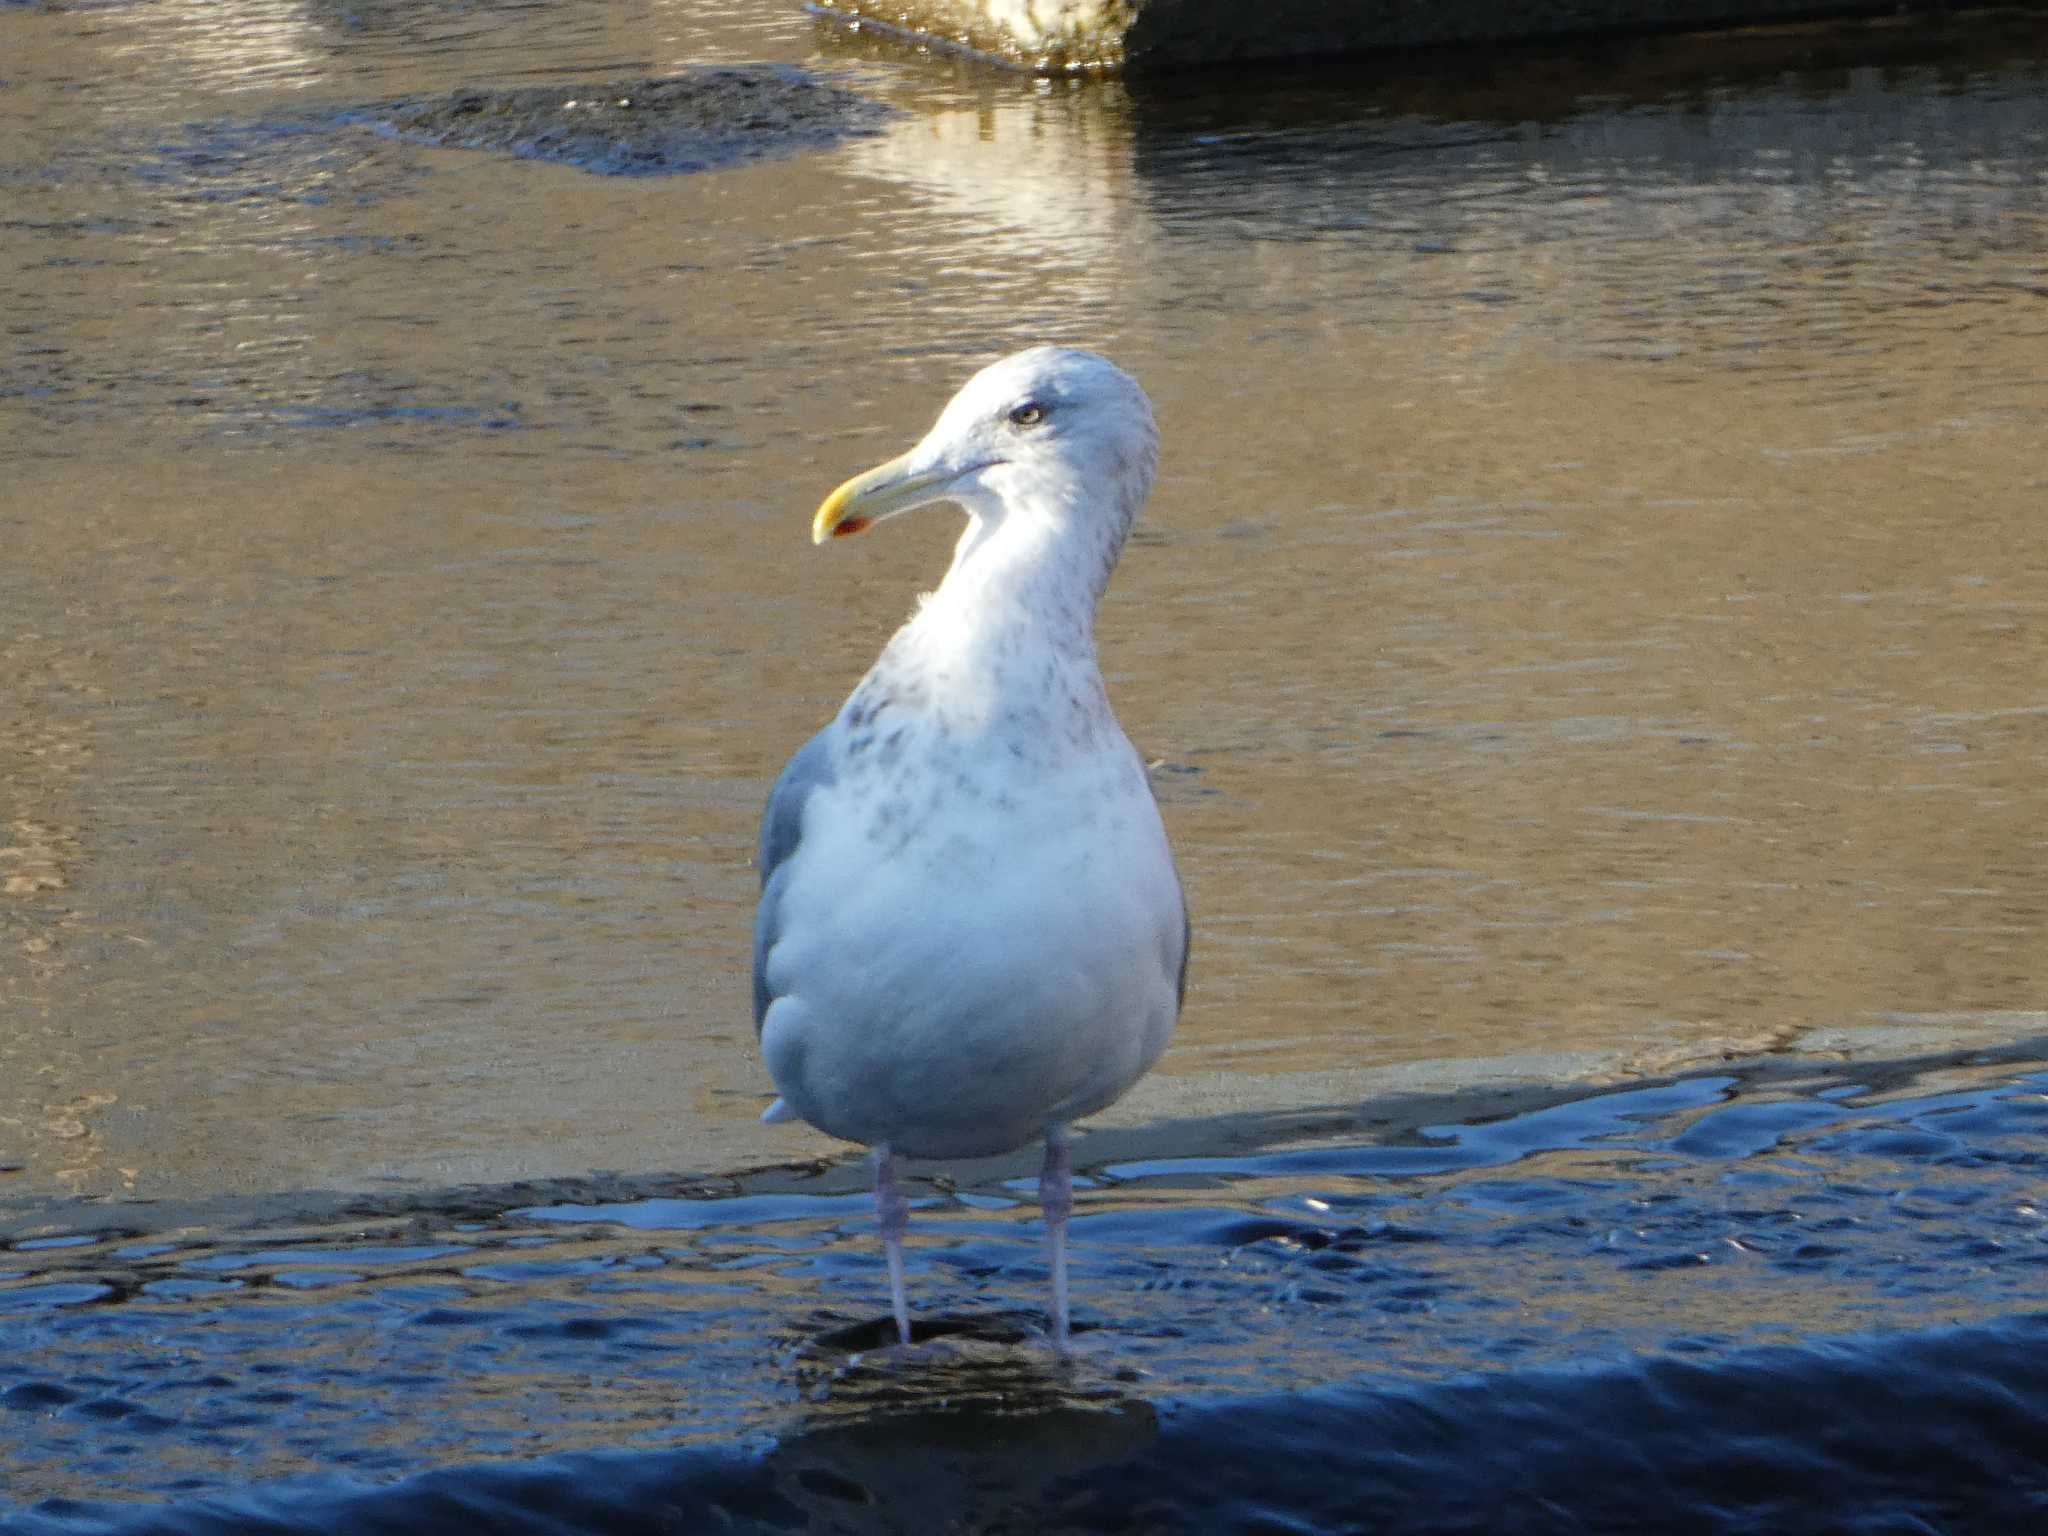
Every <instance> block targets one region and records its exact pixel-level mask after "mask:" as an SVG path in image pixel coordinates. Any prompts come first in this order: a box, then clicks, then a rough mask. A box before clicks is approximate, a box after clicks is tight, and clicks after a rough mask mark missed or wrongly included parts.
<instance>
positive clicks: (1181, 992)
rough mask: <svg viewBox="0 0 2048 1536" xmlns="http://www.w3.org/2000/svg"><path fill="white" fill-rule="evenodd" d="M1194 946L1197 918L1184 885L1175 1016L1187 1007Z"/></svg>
mask: <svg viewBox="0 0 2048 1536" xmlns="http://www.w3.org/2000/svg"><path fill="white" fill-rule="evenodd" d="M1194 947H1195V920H1194V917H1193V916H1192V915H1191V914H1190V913H1189V911H1188V895H1187V889H1186V887H1182V889H1181V895H1180V975H1179V976H1177V977H1175V978H1174V983H1173V1012H1174V1017H1175V1018H1178V1017H1180V1011H1181V1009H1183V1008H1185V1007H1186V1006H1187V1003H1188V955H1189V953H1190V952H1191V951H1192V950H1193V949H1194Z"/></svg>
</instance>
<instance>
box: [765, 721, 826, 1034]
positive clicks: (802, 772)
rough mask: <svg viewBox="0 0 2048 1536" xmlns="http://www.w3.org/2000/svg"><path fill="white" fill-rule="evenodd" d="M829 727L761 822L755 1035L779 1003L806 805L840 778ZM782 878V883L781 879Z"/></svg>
mask: <svg viewBox="0 0 2048 1536" xmlns="http://www.w3.org/2000/svg"><path fill="white" fill-rule="evenodd" d="M831 734H832V727H831V726H829V725H828V726H826V727H825V729H824V730H822V731H820V732H818V734H817V735H815V736H813V737H812V738H811V739H810V740H809V741H807V742H805V743H804V745H803V749H802V750H801V751H799V752H798V753H797V755H796V756H795V757H792V758H791V759H790V760H789V766H788V767H787V768H784V769H783V770H782V777H781V778H779V779H777V780H776V781H775V787H774V788H773V789H771V790H769V791H768V809H767V811H766V812H765V813H764V814H763V815H762V817H761V852H760V857H759V859H758V860H757V861H756V862H758V863H759V864H760V866H761V905H760V907H759V909H758V910H757V911H756V912H755V913H754V1033H755V1034H757V1035H758V1034H759V1033H760V1032H761V1024H762V1021H763V1020H764V1019H766V1018H767V1017H768V1005H769V1004H770V1003H772V1002H774V1001H775V999H774V997H773V996H772V995H771V994H770V993H769V991H768V951H769V950H771V949H773V948H774V947H775V941H776V939H777V938H779V937H780V936H781V933H782V918H781V906H782V886H783V884H784V883H785V879H786V876H787V865H788V864H789V857H790V855H791V854H793V853H795V852H796V848H797V844H798V843H799V842H801V841H802V840H803V835H804V805H805V804H806V803H807V802H808V801H809V800H810V798H811V791H812V790H814V789H816V788H818V787H819V786H820V785H821V784H830V783H831V782H832V781H833V780H834V779H836V778H837V777H838V776H839V775H838V770H837V769H835V768H834V767H833V764H832V745H831V742H830V741H829V740H828V738H829V737H830V736H831ZM778 877H781V878H778Z"/></svg>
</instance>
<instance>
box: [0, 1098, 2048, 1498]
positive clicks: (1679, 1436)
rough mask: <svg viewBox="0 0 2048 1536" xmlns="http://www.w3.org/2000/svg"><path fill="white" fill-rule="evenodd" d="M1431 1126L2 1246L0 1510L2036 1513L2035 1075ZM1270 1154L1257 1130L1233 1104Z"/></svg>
mask: <svg viewBox="0 0 2048 1536" xmlns="http://www.w3.org/2000/svg"><path fill="white" fill-rule="evenodd" d="M1418 1123H1419V1124H1420V1126H1421V1129H1419V1130H1418V1131H1417V1132H1416V1133H1415V1134H1413V1135H1412V1136H1409V1137H1407V1138H1405V1139H1404V1140H1405V1144H1404V1141H1396V1142H1394V1143H1391V1144H1388V1143H1378V1142H1363V1141H1360V1140H1358V1139H1357V1138H1356V1136H1355V1135H1353V1136H1350V1137H1345V1136H1342V1135H1338V1136H1334V1137H1333V1136H1330V1135H1327V1134H1326V1135H1324V1136H1322V1137H1320V1138H1309V1139H1308V1140H1307V1141H1306V1144H1303V1143H1302V1142H1301V1140H1300V1139H1299V1138H1300V1127H1299V1124H1298V1117H1297V1124H1296V1125H1294V1126H1293V1127H1292V1128H1291V1130H1290V1134H1292V1135H1294V1136H1295V1137H1296V1138H1297V1140H1296V1141H1295V1142H1294V1143H1293V1144H1289V1145H1275V1146H1252V1147H1248V1148H1245V1149H1243V1150H1240V1151H1237V1152H1233V1153H1228V1154H1226V1153H1224V1152H1222V1151H1220V1150H1219V1151H1218V1152H1216V1153H1215V1155H1207V1156H1201V1157H1171V1158H1138V1157H1130V1158H1121V1159H1118V1158H1111V1159H1108V1160H1096V1159H1090V1158H1088V1157H1087V1156H1086V1153H1087V1147H1086V1145H1085V1144H1084V1170H1085V1172H1086V1174H1087V1178H1088V1186H1089V1187H1088V1188H1087V1189H1086V1190H1085V1191H1084V1193H1083V1195H1082V1199H1081V1209H1080V1215H1079V1217H1078V1219H1077V1221H1076V1224H1075V1241H1076V1260H1075V1274H1074V1284H1075V1291H1076V1298H1077V1305H1078V1321H1079V1325H1080V1327H1081V1329H1082V1337H1081V1348H1080V1352H1079V1356H1078V1358H1077V1359H1076V1360H1075V1361H1074V1362H1073V1363H1072V1364H1070V1365H1064V1366H1063V1365H1060V1364H1058V1363H1057V1362H1055V1361H1054V1360H1053V1358H1052V1357H1051V1356H1050V1355H1049V1354H1048V1352H1047V1351H1046V1350H1045V1348H1044V1346H1043V1343H1042V1341H1041V1340H1040V1338H1039V1337H1038V1334H1037V1329H1038V1328H1039V1326H1040V1325H1041V1321H1042V1310H1041V1308H1042V1301H1043V1288H1044V1269H1043V1264H1042V1262H1041V1258H1040V1253H1039V1246H1038V1245H1039V1239H1040V1236H1041V1233H1040V1229H1039V1224H1038V1222H1037V1221H1036V1219H1035V1215H1034V1212H1033V1209H1032V1206H1031V1203H1030V1201H1029V1199H1028V1198H1027V1196H1026V1194H1025V1190H1026V1189H1027V1188H1028V1183H1027V1181H1025V1180H1023V1179H1019V1178H1015V1177H1011V1176H1009V1175H1010V1174H1011V1173H1012V1172H1014V1170H998V1171H997V1172H995V1173H992V1174H990V1175H989V1176H987V1177H986V1178H984V1179H980V1180H974V1181H969V1182H966V1183H963V1184H961V1185H959V1186H958V1187H953V1186H951V1185H941V1184H938V1183H932V1184H927V1185H924V1186H921V1188H920V1190H919V1200H918V1205H917V1209H916V1211H915V1213H914V1215H913V1221H912V1230H913V1239H914V1240H913V1245H912V1250H911V1288H912V1295H913V1300H914V1305H915V1308H916V1311H917V1314H918V1318H919V1328H920V1337H921V1338H922V1339H925V1340H927V1341H930V1342H927V1343H925V1344H924V1345H923V1346H922V1347H921V1348H920V1350H919V1351H917V1352H914V1353H913V1354H911V1355H910V1356H908V1357H899V1356H894V1355H891V1354H886V1353H884V1354H877V1353H875V1352H874V1351H873V1348H872V1346H874V1345H876V1344H878V1343H880V1342H882V1341H883V1339H884V1338H885V1337H886V1329H885V1326H884V1319H883V1315H882V1313H883V1298H884V1295H885V1282H884V1278H883V1274H882V1269H881V1264H880V1261H879V1255H878V1253H877V1251H876V1243H875V1240H874V1232H873V1218H872V1211H871V1206H870V1202H869V1199H868V1197H867V1195H866V1194H865V1193H864V1192H862V1190H861V1189H860V1188H859V1170H858V1169H857V1168H852V1167H838V1168H828V1169H823V1170H812V1171H809V1172H789V1171H784V1172H780V1173H764V1174H759V1175H756V1176H753V1178H751V1179H741V1180H737V1181H735V1182H733V1183H732V1184H731V1185H729V1186H728V1187H726V1188H724V1189H722V1190H709V1189H691V1190H687V1191H681V1192H678V1193H675V1194H661V1195H643V1196H642V1197H639V1198H614V1196H615V1195H617V1193H618V1191H617V1190H615V1189H612V1188H608V1187H606V1186H605V1185H604V1184H603V1183H602V1181H598V1180H593V1181H591V1182H590V1185H589V1187H588V1188H587V1189H584V1188H577V1187H573V1186H571V1187H561V1186H553V1187H551V1189H550V1194H551V1198H549V1199H546V1200H544V1201H541V1202H539V1203H523V1202H522V1201H521V1199H520V1196H521V1192H520V1191H506V1192H504V1194H503V1198H502V1199H501V1200H499V1201H498V1202H497V1203H496V1204H495V1205H493V1203H492V1201H491V1199H490V1198H488V1197H486V1196H482V1195H479V1194H478V1193H477V1192H474V1191H470V1192H450V1193H449V1195H448V1196H447V1197H445V1199H442V1200H439V1201H435V1200H425V1201H421V1202H418V1203H416V1204H414V1205H412V1206H410V1207H409V1208H404V1209H400V1208H398V1207H396V1206H386V1207H384V1208H382V1209H372V1208H371V1207H369V1206H365V1207H363V1208H362V1209H361V1210H360V1211H358V1212H357V1213H356V1214H355V1215H353V1216H350V1215H347V1214H345V1213H335V1212H329V1213H328V1214H327V1215H326V1216H325V1217H323V1218H322V1219H320V1220H317V1221H316V1220H307V1219H296V1220H295V1219H292V1218H291V1217H290V1216H289V1214H288V1213H286V1214H285V1215H282V1216H280V1215H279V1214H278V1213H276V1212H272V1213H270V1214H269V1215H267V1216H264V1217H262V1218H261V1219H257V1218H255V1217H252V1218H251V1219H249V1220H247V1221H246V1222H244V1223H242V1224H241V1225H240V1227H239V1229H238V1228H237V1224H236V1223H235V1222H234V1221H232V1220H228V1219H221V1220H218V1221H216V1222H214V1223H212V1224H210V1225H208V1226H204V1227H200V1226H193V1225H186V1226H184V1227H173V1228H172V1229H170V1230H165V1231H158V1232H147V1233H145V1232H136V1231H128V1232H121V1233H108V1232H94V1231H89V1230H81V1231H76V1232H70V1233H65V1232H50V1233H42V1234H40V1235H38V1236H36V1237H34V1238H30V1239H28V1240H24V1241H19V1242H17V1243H15V1244H14V1245H13V1247H12V1248H11V1249H9V1250H6V1251H5V1252H4V1253H0V1267H4V1271H0V1272H4V1274H5V1276H6V1278H4V1279H0V1414H4V1420H0V1423H4V1425H5V1429H4V1431H0V1480H4V1481H0V1486H4V1488H5V1490H6V1495H7V1499H8V1501H9V1502H8V1504H7V1505H6V1506H4V1507H5V1509H6V1511H7V1518H4V1519H0V1528H4V1529H6V1530H8V1531H10V1532H20V1533H24V1536H26V1533H35V1536H46V1533H55V1532H84V1531H100V1530H120V1531H155V1530H166V1531H193V1532H226V1531H280V1532H282V1531H328V1530H333V1531H365V1530H406V1531H421V1530H449V1531H467V1530H482V1529H489V1530H494V1531H519V1532H525V1531H533V1532H543V1531H549V1532H552V1531H582V1532H625V1531H640V1530H695V1529H731V1530H742V1531H744V1530H755V1529H762V1530H785V1529H809V1528H819V1529H831V1530H841V1529H844V1530H871V1529H872V1530H886V1529H903V1530H943V1529H967V1530H984V1529H986V1530H1034V1531H1044V1530H1079V1531H1110V1530H1118V1531H1122V1530H1184V1529H1203V1530H1233V1531H1237V1530H1242V1531H1271V1532H1278V1531H1297V1530H1314V1531H1335V1530H1360V1531H1365V1530H1371V1531H1420V1530H1429V1531H1450V1530H1472V1531H1479V1530H1484V1531H1503V1530H1557V1531H1573V1530H1614V1531H1626V1530H1651V1529H1653V1530H1687V1531H1690V1530H1699V1531H1717V1532H1718V1531H1756V1532H1785V1531H1814V1532H1821V1531H1830V1532H1832V1531H1872V1532H1878V1531H1883V1532H1893V1531H1922V1530H1939V1531H1963V1530H1982V1531H2021V1530H2029V1529H2038V1528H2040V1526H2039V1524H2038V1522H2039V1520H2040V1519H2042V1518H2043V1517H2048V1311H2044V1310H2043V1305H2042V1298H2043V1294H2044V1288H2048V1210H2044V1208H2043V1204H2044V1202H2043V1200H2042V1196H2043V1186H2042V1180H2041V1170H2042V1165H2043V1158H2044V1154H2048V1070H2042V1069H2041V1068H2039V1067H2038V1066H2031V1065H2028V1064H2026V1063H2024V1062H2015V1061H2013V1060H2011V1059H2007V1060H2005V1061H2002V1062H1997V1063H1985V1064H1980V1065H1976V1066H1969V1065H1958V1064H1955V1063H1946V1064H1943V1065H1942V1066H1941V1067H1940V1068H1939V1069H1938V1070H1937V1069H1934V1068H1932V1067H1930V1068H1927V1069H1926V1070H1916V1069H1915V1068H1913V1066H1912V1065H1911V1064H1906V1065H1902V1066H1894V1067H1890V1068H1881V1069H1880V1068H1871V1067H1868V1066H1861V1067H1858V1068H1857V1069H1855V1072H1854V1074H1853V1075H1851V1076H1839V1075H1837V1076H1830V1075H1826V1074H1820V1073H1810V1074H1808V1075H1804V1076H1801V1075H1796V1074H1794V1073H1791V1072H1788V1071H1786V1070H1782V1069H1781V1070H1777V1071H1764V1070H1760V1069H1759V1070H1752V1071H1749V1072H1743V1073H1738V1072H1734V1071H1731V1072H1728V1073H1723V1074H1715V1075H1709V1076H1702V1077H1695V1078H1688V1079H1682V1080H1678V1081H1674V1082H1669V1083H1663V1084H1658V1085H1655V1086H1646V1087H1642V1088H1637V1089H1631V1090H1623V1091H1615V1092H1609V1093H1599V1094H1591V1095H1586V1096H1581V1097H1578V1098H1575V1099H1564V1100H1558V1099H1556V1098H1554V1097H1553V1098H1552V1099H1551V1101H1549V1102H1541V1103H1537V1102H1531V1103H1530V1104H1528V1105H1527V1106H1526V1107H1524V1108H1522V1109H1521V1110H1520V1111H1518V1112H1514V1113H1508V1114H1503V1115H1494V1116H1490V1117H1488V1118H1486V1119H1484V1120H1476V1119H1475V1120H1473V1121H1471V1122H1469V1123H1444V1124H1431V1123H1430V1122H1428V1121H1427V1120H1426V1119H1425V1120H1422V1121H1420V1122H1418ZM1237 1130H1238V1132H1239V1133H1240V1134H1241V1135H1242V1136H1246V1137H1252V1138H1254V1139H1255V1132H1254V1130H1252V1129H1251V1128H1247V1127H1245V1126H1239V1127H1237Z"/></svg>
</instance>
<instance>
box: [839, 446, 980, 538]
mask: <svg viewBox="0 0 2048 1536" xmlns="http://www.w3.org/2000/svg"><path fill="white" fill-rule="evenodd" d="M916 452H917V450H916V449H914V448H913V449H912V450H911V451H910V452H909V453H901V454H898V455H897V456H896V457H895V458H893V459H891V460H890V461H889V462H888V463H886V464H877V465H876V466H875V467H874V468H873V469H871V470H869V471H868V472H867V473H866V474H864V475H855V476H854V477H853V478H852V479H851V480H849V481H847V482H846V483H845V484H844V485H842V486H840V487H839V489H837V490H836V491H834V492H833V493H832V494H831V495H830V496H827V497H826V498H825V500H824V503H823V504H822V505H821V506H820V507H819V508H818V515H817V516H816V517H814V518H812V519H811V542H812V543H813V544H822V543H824V542H825V541H826V540H827V539H844V538H850V537H851V536H852V535H854V534H856V533H859V532H860V531H861V530H862V529H864V528H868V527H872V526H873V525H874V524H876V523H879V522H880V521H881V520H882V519H883V518H885V517H894V516H895V515H896V514H897V513H898V512H908V511H909V510H910V509H911V508H912V507H921V506H923V505H924V504H925V503H926V502H928V501H937V500H939V499H940V496H939V495H934V494H933V492H934V491H935V490H938V489H939V488H940V487H943V486H944V485H946V484H947V483H948V482H950V481H952V480H954V479H956V478H957V477H958V475H959V473H960V472H959V471H958V470H943V469H942V470H926V471H923V472H919V471H917V470H915V469H914V468H913V467H912V465H911V457H912V455H913V454H915V453H916ZM941 494H943V492H941Z"/></svg>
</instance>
